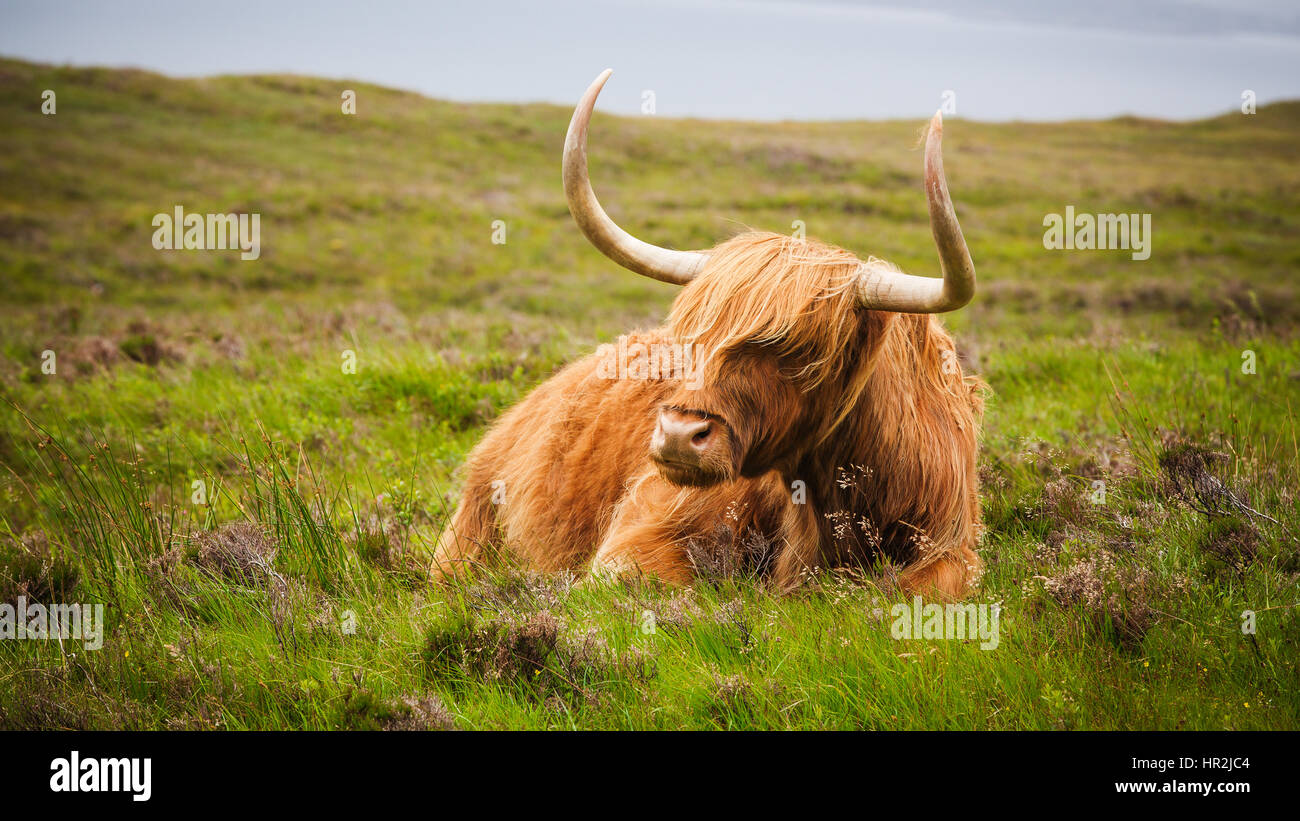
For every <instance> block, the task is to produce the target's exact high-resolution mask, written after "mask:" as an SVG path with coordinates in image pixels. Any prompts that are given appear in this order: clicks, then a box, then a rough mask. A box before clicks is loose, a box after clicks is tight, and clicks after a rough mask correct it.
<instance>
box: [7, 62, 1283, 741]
mask: <svg viewBox="0 0 1300 821" xmlns="http://www.w3.org/2000/svg"><path fill="white" fill-rule="evenodd" d="M46 88H50V89H54V90H55V91H56V92H57V94H58V113H57V114H55V115H53V116H45V115H42V114H41V113H40V101H41V91H42V90H44V89H46ZM344 88H354V89H356V90H357V92H358V110H359V111H360V114H359V115H358V116H356V117H348V116H344V115H342V114H341V113H340V111H339V94H340V93H341V91H342V89H344ZM577 91H580V89H575V94H576V92H577ZM0 112H2V113H3V120H4V123H5V128H4V129H2V130H0V179H3V180H4V184H3V186H0V275H2V276H3V281H4V288H3V289H0V320H2V322H0V365H2V367H0V397H2V398H3V400H4V405H3V406H0V464H3V466H4V468H5V469H4V471H3V473H0V499H2V500H3V501H2V503H0V601H7V602H10V603H12V602H14V601H15V600H16V599H17V597H18V596H20V595H21V596H25V597H26V598H28V599H29V600H35V601H46V602H49V601H68V602H97V603H102V604H104V605H105V614H106V619H107V628H106V631H105V637H104V638H105V640H104V646H103V648H102V649H99V650H94V651H92V650H87V649H85V648H84V647H82V646H81V645H80V643H78V642H63V643H59V642H56V641H0V727H3V728H33V727H89V728H120V727H126V728H180V727H186V728H188V727H197V728H335V727H338V728H381V727H431V728H432V727H459V728H542V727H545V728H661V729H673V728H724V727H726V728H888V729H893V728H905V729H906V728H1072V729H1103V728H1171V729H1173V728H1178V729H1217V728H1229V729H1274V728H1287V729H1296V728H1297V727H1300V696H1298V693H1300V670H1298V669H1297V665H1296V664H1295V659H1296V658H1297V656H1298V655H1300V619H1298V618H1297V612H1296V606H1297V604H1298V603H1300V554H1298V552H1297V534H1300V503H1298V501H1297V498H1296V491H1297V488H1300V447H1298V446H1297V434H1296V417H1295V414H1296V411H1297V409H1300V335H1297V329H1298V328H1300V309H1298V308H1297V307H1296V306H1297V305H1300V300H1297V295H1298V293H1300V288H1298V287H1297V286H1298V285H1300V273H1298V269H1300V246H1298V245H1297V243H1296V241H1295V237H1296V236H1297V235H1300V163H1297V160H1298V159H1300V156H1298V155H1300V148H1297V146H1296V143H1295V140H1294V136H1293V135H1294V133H1295V131H1296V129H1297V127H1300V104H1295V103H1288V104H1280V105H1274V106H1268V107H1265V108H1263V109H1261V110H1260V111H1259V113H1258V114H1256V115H1254V116H1250V117H1247V116H1242V115H1225V116H1224V117H1221V118H1216V119H1212V120H1206V121H1201V122H1193V123H1181V124H1176V123H1164V122H1154V121H1147V120H1139V119H1134V118H1122V119H1118V120H1111V121H1105V122H1075V123H1060V124H980V123H970V122H965V121H961V120H957V121H954V122H952V123H950V124H949V125H948V128H947V135H946V137H947V139H946V146H945V148H946V151H947V154H946V165H947V171H948V176H949V180H950V183H951V186H952V188H953V193H954V196H955V199H956V203H957V207H958V210H959V212H960V214H961V218H962V223H963V226H964V228H965V230H966V234H967V237H968V240H969V242H970V246H971V249H972V253H973V255H974V257H975V259H976V261H977V264H978V267H979V270H980V277H981V279H980V289H979V292H978V293H977V296H976V299H975V301H974V302H973V303H972V304H971V306H969V307H968V308H966V309H964V310H963V311H961V312H959V313H957V314H955V315H952V316H950V317H947V319H946V321H947V323H948V325H949V327H951V328H952V329H953V330H954V332H955V334H956V336H957V337H958V341H959V345H960V347H961V349H962V352H963V354H964V355H965V357H966V360H967V362H968V364H969V365H970V366H971V367H972V368H973V369H974V370H976V371H978V372H979V373H980V374H981V375H982V376H983V378H984V379H985V380H986V381H987V382H988V383H989V385H990V386H991V388H992V396H991V399H990V402H989V407H988V412H987V415H986V420H985V435H984V443H983V449H982V455H981V472H982V475H983V477H984V513H985V519H986V524H987V531H986V533H985V536H984V540H983V544H982V548H981V551H982V555H983V556H984V559H985V561H986V563H987V565H988V569H987V573H986V574H985V576H984V578H983V580H982V583H981V586H980V588H979V589H978V590H976V591H975V592H974V594H973V595H972V599H971V600H972V601H974V602H978V603H990V602H1000V603H1001V607H1002V609H1001V619H1000V628H1001V629H1000V643H999V646H998V647H997V649H995V650H981V649H980V647H979V644H978V642H958V641H925V640H915V641H902V640H896V639H894V638H892V637H891V632H890V629H889V628H890V622H891V618H890V609H891V608H892V607H893V606H894V605H895V604H896V603H898V602H900V601H901V598H900V596H899V594H898V593H896V592H893V591H892V590H891V589H890V587H889V585H888V583H887V581H886V579H887V574H882V575H869V576H867V577H851V576H848V575H844V574H830V575H826V576H822V577H819V578H816V579H814V580H812V581H811V583H810V584H809V585H808V586H807V587H806V588H805V589H803V590H801V591H799V592H797V593H795V594H792V595H788V596H776V595H774V594H773V593H772V592H771V591H770V590H769V589H767V588H766V587H765V586H764V585H763V584H762V583H761V582H759V581H755V580H752V579H745V578H720V579H713V580H709V581H706V582H701V583H700V584H698V585H696V586H695V587H694V588H692V589H690V590H687V591H682V590H673V589H667V588H662V587H660V586H658V585H656V584H654V583H652V582H645V583H630V582H629V583H624V584H621V585H619V586H614V587H609V586H600V585H588V584H582V583H581V581H580V580H575V579H567V578H562V577H543V576H536V575H533V574H530V573H528V572H526V571H524V570H522V569H518V568H511V567H508V566H507V567H503V568H500V569H497V570H494V571H490V572H487V573H485V574H484V575H483V576H482V577H481V578H478V579H476V580H474V581H471V582H467V583H464V584H460V585H456V586H452V587H446V588H432V587H429V586H428V585H427V584H425V583H424V582H423V580H422V576H421V574H420V573H419V567H418V561H419V560H418V554H419V553H420V551H421V550H422V549H425V548H427V546H428V544H429V543H430V541H431V540H432V539H433V538H435V536H436V534H437V532H438V529H439V527H440V525H441V523H442V521H443V520H444V519H445V516H446V514H447V512H448V510H449V508H450V507H451V505H452V504H454V500H455V491H456V489H457V484H456V481H457V480H456V473H455V471H456V468H457V466H458V465H459V464H460V462H461V460H462V459H463V457H464V455H465V454H466V453H467V452H468V450H469V449H470V448H471V447H472V446H473V444H474V442H475V441H477V439H478V438H479V437H480V436H481V435H482V432H483V430H484V428H485V426H486V425H487V424H488V423H489V422H490V421H491V420H492V419H493V418H494V417H495V416H496V415H497V414H499V413H500V412H501V411H502V410H503V409H504V408H506V407H509V406H510V405H511V404H512V403H513V402H515V401H517V400H518V399H519V398H520V397H521V396H523V395H524V394H525V393H526V392H527V391H528V390H529V389H530V388H531V387H533V386H534V385H536V384H538V383H539V382H540V381H542V380H544V379H545V378H546V377H547V376H548V375H549V374H550V373H551V372H553V370H554V369H555V368H557V367H559V366H560V365H562V364H563V363H564V362H566V361H570V360H571V359H573V358H574V357H576V356H579V355H581V354H583V353H584V352H586V351H589V350H591V349H592V348H593V347H594V346H595V345H596V344H597V343H599V342H602V341H608V340H610V339H612V338H613V337H614V336H616V335H617V334H619V333H621V332H624V331H626V330H628V329H630V328H633V327H638V326H640V327H647V326H653V325H655V324H657V323H658V322H659V321H660V320H661V319H662V317H663V316H664V315H665V313H666V310H667V307H668V305H669V302H670V300H671V299H672V296H673V294H674V291H673V290H672V289H671V288H670V287H668V286H664V285H661V284H659V283H654V282H650V281H648V280H645V279H643V278H639V277H635V276H633V275H631V274H628V273H626V272H623V271H621V270H619V269H617V268H616V267H614V266H613V265H612V264H611V263H609V262H607V261H605V260H604V258H603V257H601V256H600V255H599V254H598V253H597V252H596V251H594V250H593V249H591V248H590V247H589V246H588V245H587V244H586V242H585V240H583V239H582V237H581V235H580V234H579V232H578V231H577V230H576V228H575V227H574V226H573V224H572V221H571V219H570V217H569V216H568V212H567V208H566V206H565V204H564V200H563V193H562V191H561V189H560V185H559V157H560V148H561V145H562V142H563V135H564V129H565V126H566V125H567V120H568V116H569V111H568V110H567V109H564V108H560V107H552V106H541V105H535V106H511V105H464V104H453V103H445V102H439V101H433V100H427V99H424V98H421V97H419V96H416V95H412V94H406V93H401V92H396V91H392V90H388V89H382V88H376V87H372V86H367V85H364V84H357V83H353V82H350V81H349V82H342V81H339V82H334V81H328V80H321V79H314V78H302V77H220V78H210V79H203V80H173V79H169V78H165V77H160V76H157V75H152V74H147V73H142V72H134V71H118V70H99V69H71V68H57V67H51V66H42V65H34V64H29V63H23V62H18V61H11V60H0ZM919 126H920V123H913V122H880V123H782V124H754V123H740V122H702V121H673V120H664V119H659V118H651V117H644V118H614V117H608V116H603V115H599V114H598V115H597V116H596V118H595V122H594V124H593V129H592V138H591V139H592V145H591V154H592V174H593V179H594V180H595V185H596V188H597V189H598V191H599V192H600V194H601V196H602V198H603V199H604V201H605V204H606V206H607V207H608V208H609V209H610V211H611V213H612V214H614V216H615V217H616V219H619V220H620V221H621V222H622V223H623V224H624V225H625V226H626V227H627V228H628V229H629V230H631V231H633V232H634V233H636V234H638V235H640V236H643V237H645V238H647V239H650V240H653V241H656V242H659V243H662V244H667V245H672V246H675V247H708V246H709V245H712V244H714V243H715V242H717V241H719V240H720V239H722V238H724V237H725V236H727V235H728V234H730V233H733V232H735V231H737V230H739V229H740V228H741V227H742V226H752V227H755V228H762V229H769V230H777V231H785V230H789V229H790V226H791V224H792V223H793V221H795V220H803V221H804V222H805V223H806V225H807V229H808V232H809V233H810V234H811V235H814V236H817V237H820V238H822V239H825V240H828V241H830V242H834V243H836V244H839V245H843V246H844V247H847V248H851V249H854V250H855V251H857V252H859V253H860V254H862V255H866V254H875V255H877V256H881V257H884V258H887V259H890V260H892V261H894V262H897V263H898V264H900V265H901V266H903V267H904V268H906V269H908V270H912V271H916V272H919V273H930V272H933V271H934V269H935V265H934V261H933V250H932V244H931V241H930V238H929V230H928V227H927V225H926V223H925V220H924V198H923V196H922V194H921V190H920V155H919V152H918V151H916V150H915V146H916V140H917V135H918V128H919ZM178 204H179V205H183V206H184V207H185V208H186V210H187V211H194V212H226V211H255V212H258V213H260V214H261V215H262V256H261V259H259V260H258V261H256V262H241V261H239V259H238V254H237V252H210V253H198V252H188V253H187V252H159V251H155V250H154V249H153V248H152V246H151V244H150V237H151V235H152V227H151V224H150V220H151V218H152V215H153V214H155V213H158V212H170V211H171V210H172V209H173V208H174V207H175V206H176V205H178ZM1066 205H1074V206H1075V208H1076V210H1078V211H1087V212H1091V213H1097V212H1110V211H1115V212H1149V213H1151V214H1152V215H1153V225H1154V230H1155V236H1154V243H1153V254H1152V256H1151V259H1150V260H1148V261H1145V262H1135V261H1133V260H1131V259H1129V257H1128V254H1127V253H1126V252H1122V251H1092V252H1074V253H1070V252H1063V251H1045V250H1044V249H1043V247H1042V241H1041V238H1042V231H1043V228H1042V217H1043V215H1044V214H1045V213H1049V212H1062V211H1063V210H1064V208H1065V206H1066ZM498 219H500V220H504V221H505V222H506V225H507V232H508V233H507V242H506V243H505V244H504V245H494V244H493V243H492V241H491V237H492V222H493V221H494V220H498ZM47 350H48V351H53V352H54V353H55V356H56V362H57V373H55V374H46V373H44V372H43V371H42V368H41V365H42V354H43V352H44V351H47ZM1247 350H1249V351H1253V352H1254V357H1255V362H1256V372H1255V373H1253V374H1246V373H1243V372H1242V367H1241V366H1242V362H1243V359H1242V354H1243V351H1247ZM345 352H352V353H353V354H355V357H356V363H357V367H356V370H355V373H349V372H346V371H345V369H344V368H343V367H342V362H343V357H344V356H345ZM1188 454H1190V455H1191V457H1192V458H1191V461H1190V462H1188V461H1187V459H1186V458H1184V459H1183V461H1179V458H1180V455H1182V456H1183V457H1186V456H1187V455H1188ZM1201 456H1205V461H1203V462H1201V461H1197V460H1198V459H1200V458H1201ZM1187 464H1192V465H1196V464H1202V465H1204V466H1205V470H1203V471H1201V472H1199V473H1198V472H1196V470H1192V471H1191V473H1190V474H1189V473H1188V469H1187V468H1186V467H1185V466H1186V465H1187ZM1179 465H1183V466H1184V467H1182V468H1180V467H1179ZM1180 471H1181V472H1180ZM1208 475H1213V476H1214V477H1216V478H1217V479H1218V480H1220V481H1221V482H1222V483H1223V486H1224V487H1226V488H1227V489H1228V490H1227V491H1226V493H1228V494H1231V495H1230V496H1225V495H1219V496H1217V497H1215V498H1214V499H1213V500H1212V501H1215V500H1217V502H1219V503H1220V507H1219V508H1213V509H1208V510H1204V511H1203V510H1198V509H1197V508H1198V507H1201V508H1204V507H1205V505H1204V503H1203V501H1201V500H1198V499H1197V498H1195V496H1194V494H1190V495H1189V493H1188V492H1187V490H1186V488H1187V487H1188V483H1189V482H1191V483H1193V484H1195V482H1197V481H1202V482H1203V481H1204V480H1205V479H1206V477H1207V476H1208ZM1178 480H1182V481H1183V485H1182V487H1183V492H1182V493H1180V492H1178V489H1179V487H1180V486H1179V485H1178V484H1177V482H1178ZM195 482H202V483H203V485H202V488H203V491H204V496H205V498H204V499H203V503H202V504H196V503H195V502H194V501H193V499H194V494H195V484H194V483H195ZM1094 482H1103V483H1104V489H1105V502H1104V504H1093V503H1092V501H1091V498H1090V497H1091V496H1092V494H1094V493H1095V487H1096V486H1095V485H1094ZM1229 499H1237V500H1241V501H1242V502H1243V503H1245V504H1247V505H1248V506H1249V507H1250V508H1251V509H1252V510H1253V511H1255V512H1254V513H1252V512H1247V511H1244V510H1243V509H1242V508H1240V507H1234V506H1233V505H1232V503H1231V502H1230V501H1226V500H1229ZM1225 506H1226V507H1227V508H1230V509H1224V507H1225ZM1245 610H1252V611H1254V612H1255V613H1256V626H1257V630H1256V633H1255V634H1254V635H1247V634H1244V633H1243V632H1242V630H1241V628H1240V625H1241V623H1242V618H1241V614H1242V612H1243V611H1245ZM647 613H650V614H652V619H651V617H648V616H647V615H646V614H647ZM651 621H653V625H654V629H653V630H652V631H651V630H649V625H650V624H651ZM345 624H346V625H348V626H349V627H348V629H347V630H345V629H344V626H345ZM352 626H355V630H352V629H351V628H352Z"/></svg>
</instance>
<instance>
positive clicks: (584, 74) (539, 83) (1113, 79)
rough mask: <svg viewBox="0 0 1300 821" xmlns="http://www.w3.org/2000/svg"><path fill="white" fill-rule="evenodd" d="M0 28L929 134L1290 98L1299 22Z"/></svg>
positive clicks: (1299, 80)
mask: <svg viewBox="0 0 1300 821" xmlns="http://www.w3.org/2000/svg"><path fill="white" fill-rule="evenodd" d="M0 17H2V20H0V22H3V23H4V25H3V26H0V54H3V55H5V56H8V57H13V58H16V59H22V60H30V61H37V62H42V63H51V64H56V65H72V66H101V67H107V68H126V67H130V68H139V69H143V70H147V71H154V72H158V73H162V74H166V75H169V76H173V77H187V78H188V77H204V76H212V75H231V74H233V75H247V74H296V75H303V76H315V77H327V78H331V79H347V80H356V81H359V82H366V83H372V84H376V85H381V86H386V87H390V88H395V89H402V90H408V91H414V92H418V93H420V94H423V95H426V96H430V97H434V98H438V99H444V100H451V101H457V102H506V103H535V102H540V103H554V104H558V105H572V103H573V102H574V101H575V100H576V99H577V97H578V96H579V95H580V94H581V92H582V90H583V89H584V88H585V87H586V85H587V83H589V82H590V81H591V79H592V78H594V77H595V76H596V74H597V73H598V72H600V71H601V70H603V69H605V68H607V67H608V68H613V69H614V78H613V79H612V80H611V82H610V84H609V86H608V87H607V88H606V90H605V92H604V94H602V97H601V103H600V105H601V108H602V109H603V110H607V111H609V112H611V113H619V114H633V113H648V112H646V111H645V108H646V103H647V101H648V100H651V99H652V100H653V113H656V114H659V115H662V116H665V117H693V118H704V119H740V120H759V121H771V120H804V121H820V120H868V119H894V118H919V117H928V116H929V115H930V114H931V113H933V111H934V110H935V109H936V108H938V107H940V106H942V105H945V104H951V106H952V108H950V109H949V110H948V111H946V113H949V114H955V116H957V117H961V118H964V119H969V120H976V121H995V122H1000V121H1011V120H1023V121H1055V120H1070V119H1107V118H1112V117H1117V116H1125V115H1131V116H1138V117H1147V118H1158V119H1169V120H1194V119H1202V118H1206V117H1212V116H1216V115H1220V114H1224V113H1227V112H1230V111H1234V110H1239V109H1240V107H1241V104H1242V94H1243V92H1245V91H1247V90H1250V91H1251V92H1253V93H1254V95H1255V101H1256V103H1257V105H1265V104H1268V103H1272V102H1279V101H1283V100H1290V99H1298V98H1300V9H1297V8H1294V7H1292V5H1289V4H1287V3H1285V2H1279V0H1245V2H1240V3H1227V2H1218V0H1160V1H1159V2H1155V3H1151V4H1144V5H1143V6H1141V7H1138V8H1130V7H1129V6H1128V5H1127V4H1125V3H1124V2H1122V1H1121V0H1100V2H1097V3H1093V4H1090V5H1089V7H1088V9H1086V10H1082V9H1077V8H1075V7H1073V6H1056V7H1051V6H1045V5H1043V4H1038V3H1032V2H1028V0H995V1H991V2H983V3H977V4H962V3H957V2H955V0H923V2H920V3H917V4H913V5H910V6H908V7H907V8H903V7H901V6H899V5H893V4H890V3H875V2H867V0H819V2H813V3H808V4H797V3H789V2H767V1H766V0H706V2H702V3H685V2H677V1H676V0H669V1H668V2H663V3H655V4H650V3H647V2H641V0H622V2H612V3H601V4H590V3H581V2H575V1H574V0H563V1H562V2H558V3H555V4H551V5H548V6H547V7H546V8H538V7H536V6H535V5H530V4H525V3H522V2H517V1H516V0H503V2H500V3H496V4H494V5H493V6H492V10H491V11H490V12H483V11H479V10H473V9H467V8H464V7H460V6H446V7H443V6H440V5H438V4H434V5H423V4H409V3H402V2H387V3H377V4H373V5H371V6H368V7H366V9H365V10H364V11H356V10H354V9H352V8H350V7H348V6H346V5H344V4H341V3H335V2H320V3H314V4H311V5H306V4H300V3H286V4H275V5H268V4H259V5H254V4H251V3H241V2H233V3H227V4H223V5H222V6H221V7H219V8H217V7H200V8H193V9H186V10H185V13H184V14H183V15H178V14H177V13H176V8H175V7H174V6H173V5H171V4H165V3H161V2H156V0H134V1H133V2H124V3H118V4H114V5H112V6H107V5H89V4H85V3H78V2H72V1H71V0H53V1H52V2H30V0H17V1H15V2H7V3H4V4H3V5H2V6H0ZM250 20H253V21H255V22H254V23H249V22H248V21H250ZM949 92H951V94H949ZM953 109H955V111H954V110H953Z"/></svg>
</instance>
